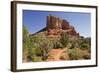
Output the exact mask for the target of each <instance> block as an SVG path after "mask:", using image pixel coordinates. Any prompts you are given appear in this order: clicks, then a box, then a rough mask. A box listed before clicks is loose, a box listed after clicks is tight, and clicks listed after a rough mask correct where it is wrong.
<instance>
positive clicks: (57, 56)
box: [47, 48, 69, 61]
mask: <svg viewBox="0 0 100 73" xmlns="http://www.w3.org/2000/svg"><path fill="white" fill-rule="evenodd" d="M67 52H68V49H67V48H63V49H60V48H59V49H52V50H51V51H50V52H49V56H48V59H47V60H48V61H60V60H68V59H69V56H68V53H67Z"/></svg>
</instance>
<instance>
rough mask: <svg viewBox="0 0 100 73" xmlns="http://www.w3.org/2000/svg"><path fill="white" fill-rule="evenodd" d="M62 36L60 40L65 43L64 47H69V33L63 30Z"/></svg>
mask: <svg viewBox="0 0 100 73" xmlns="http://www.w3.org/2000/svg"><path fill="white" fill-rule="evenodd" d="M60 36H61V37H60V40H59V42H60V43H61V44H62V45H63V47H67V46H68V43H69V37H68V35H67V33H65V32H62V33H61V35H60Z"/></svg>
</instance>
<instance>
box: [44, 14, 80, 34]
mask: <svg viewBox="0 0 100 73" xmlns="http://www.w3.org/2000/svg"><path fill="white" fill-rule="evenodd" d="M46 31H47V34H48V35H49V36H50V35H54V36H56V35H59V34H60V33H61V32H62V31H63V32H66V33H67V34H68V35H71V36H79V33H77V32H76V30H75V28H74V27H73V26H71V25H70V24H69V22H68V21H67V20H65V19H61V18H59V17H56V16H52V15H49V16H47V23H46Z"/></svg>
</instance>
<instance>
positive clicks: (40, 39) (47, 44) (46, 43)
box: [31, 33, 53, 60]
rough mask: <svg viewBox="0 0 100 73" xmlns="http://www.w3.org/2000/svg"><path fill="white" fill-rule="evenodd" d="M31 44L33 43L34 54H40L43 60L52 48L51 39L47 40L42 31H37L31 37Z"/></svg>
mask: <svg viewBox="0 0 100 73" xmlns="http://www.w3.org/2000/svg"><path fill="white" fill-rule="evenodd" d="M31 41H32V43H33V45H35V48H36V50H35V55H37V56H42V59H43V60H46V58H47V56H48V52H49V50H50V49H52V48H53V44H52V42H51V40H49V39H48V38H47V37H46V36H45V35H44V33H38V34H36V35H34V36H32V37H31Z"/></svg>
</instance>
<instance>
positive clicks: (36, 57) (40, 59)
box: [32, 56, 42, 62]
mask: <svg viewBox="0 0 100 73" xmlns="http://www.w3.org/2000/svg"><path fill="white" fill-rule="evenodd" d="M41 61H42V57H41V56H34V57H33V58H32V62H41Z"/></svg>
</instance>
